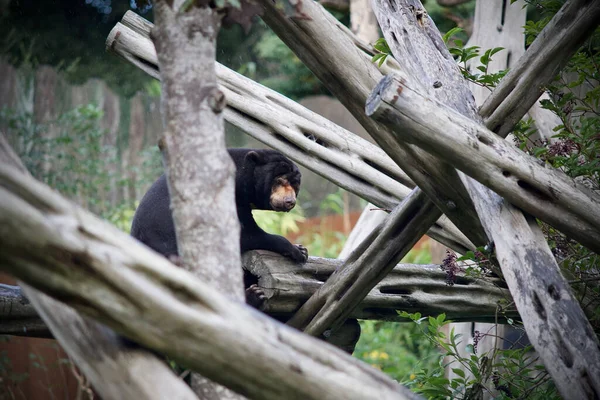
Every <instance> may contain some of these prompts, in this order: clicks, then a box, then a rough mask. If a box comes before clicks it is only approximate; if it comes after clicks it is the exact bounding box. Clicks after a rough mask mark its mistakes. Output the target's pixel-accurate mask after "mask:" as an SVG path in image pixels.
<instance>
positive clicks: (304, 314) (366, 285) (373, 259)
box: [288, 190, 439, 336]
mask: <svg viewBox="0 0 600 400" xmlns="http://www.w3.org/2000/svg"><path fill="white" fill-rule="evenodd" d="M423 203H425V204H428V206H422V205H423ZM431 208H433V209H435V206H434V205H433V203H431V202H428V201H427V196H426V195H425V193H423V192H422V191H421V190H418V191H414V192H413V193H412V194H411V195H410V196H408V197H407V198H406V199H404V201H403V202H402V203H400V205H398V206H397V207H396V208H395V209H394V211H392V213H391V214H390V215H389V216H388V218H387V219H386V221H384V223H383V224H382V225H381V226H380V227H379V228H377V229H375V230H374V231H373V232H372V233H371V234H370V235H369V236H368V237H367V238H366V239H365V240H364V241H363V242H362V243H361V244H360V245H359V246H358V247H357V248H356V249H355V250H354V251H353V252H352V253H351V254H350V256H348V259H346V260H345V262H344V264H343V266H341V267H340V268H339V270H338V271H337V272H336V273H334V274H333V275H332V276H331V277H330V278H329V279H328V280H327V282H325V284H324V285H323V286H322V287H320V288H319V290H317V292H316V293H315V294H313V295H312V296H311V297H310V299H308V301H307V302H306V303H305V304H304V305H303V306H302V307H301V308H300V310H299V311H298V312H297V313H296V314H295V315H294V317H293V318H292V319H291V320H289V321H288V324H289V325H291V326H293V327H296V328H298V329H301V330H303V331H304V332H306V333H308V334H310V335H314V336H319V335H321V334H322V333H323V332H325V330H327V329H333V330H334V331H335V329H337V327H338V326H340V325H341V323H342V322H343V321H345V320H346V318H347V317H348V315H350V313H351V312H352V310H353V308H354V307H356V306H358V304H359V303H360V302H361V301H362V299H363V298H364V297H365V296H366V295H367V294H368V293H369V291H371V289H373V288H374V287H375V285H377V283H378V282H379V281H381V280H382V279H383V278H384V277H385V276H386V275H387V274H388V273H389V272H390V271H391V270H392V269H393V268H394V266H395V265H396V264H397V263H398V262H399V261H400V260H401V259H402V258H403V257H404V256H405V255H406V254H407V253H408V251H409V250H410V249H411V248H412V247H413V246H414V245H415V243H416V242H417V240H418V239H419V238H418V235H415V232H425V231H426V230H427V227H428V226H430V225H431V224H432V223H433V222H434V221H435V219H437V214H436V213H435V212H431V211H432V210H431ZM435 211H438V212H439V210H435Z"/></svg>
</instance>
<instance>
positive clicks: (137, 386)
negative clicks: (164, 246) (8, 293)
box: [0, 134, 196, 400]
mask: <svg viewBox="0 0 600 400" xmlns="http://www.w3.org/2000/svg"><path fill="white" fill-rule="evenodd" d="M0 165H1V166H2V168H4V169H6V170H9V171H11V173H14V174H16V176H15V179H16V181H17V183H20V182H19V181H21V180H23V181H27V180H30V181H32V180H33V178H31V176H30V175H29V174H28V172H27V170H26V169H25V167H24V166H23V164H22V163H21V161H20V160H19V158H18V157H17V155H16V154H15V153H14V151H13V150H12V149H11V148H10V146H9V145H8V142H7V141H6V138H5V137H4V135H3V134H0ZM0 186H2V185H0ZM45 190H46V191H48V193H50V195H51V196H57V195H56V193H54V192H52V191H51V190H49V189H47V188H46V189H45ZM4 192H5V191H3V192H2V193H0V205H3V204H4V202H5V201H9V199H8V196H6V195H5V193H4ZM23 192H26V191H23ZM63 202H64V203H65V204H66V206H65V208H60V209H66V208H71V209H72V210H76V209H77V208H76V207H73V206H72V205H70V204H68V203H67V202H66V201H63ZM35 205H37V206H40V207H42V208H43V209H44V210H46V211H47V210H48V208H47V206H48V203H47V202H46V197H45V196H42V197H41V198H40V199H38V201H36V202H35ZM33 215H36V216H38V215H39V213H34V214H33ZM24 216H25V217H27V216H28V214H25V215H24ZM4 218H8V219H11V218H12V215H11V214H10V213H9V214H6V213H5V210H0V219H4ZM14 222H15V221H12V223H14ZM12 223H6V224H5V223H2V224H0V227H2V228H0V235H8V236H12V230H11V229H10V227H11V226H13V225H12ZM16 225H17V227H18V226H19V223H18V222H17V223H16ZM42 225H43V224H42ZM36 228H37V226H34V230H33V231H31V232H29V239H30V240H37V243H38V244H40V245H42V248H41V249H39V250H38V251H39V254H44V253H45V252H51V251H52V250H53V248H52V247H50V248H48V247H45V243H44V241H43V239H40V238H39V237H37V231H36ZM8 243H9V242H8V241H4V240H0V247H3V250H2V251H0V269H3V268H5V266H6V264H7V261H6V259H5V258H4V257H5V256H6V255H7V253H8V252H9V251H10V250H8V249H6V248H5V246H9V244H8ZM11 250H14V248H13V249H11ZM23 254H26V255H29V256H31V257H36V253H35V252H34V251H33V249H32V248H27V247H26V248H25V249H24V250H23ZM60 254H61V253H60V252H59V253H58V255H59V256H60ZM62 254H63V258H64V256H65V253H62ZM66 254H68V253H66ZM13 275H14V276H16V277H17V278H18V276H17V274H13ZM41 279H46V277H45V276H43V277H42V278H41ZM74 284H76V285H77V283H74ZM20 285H21V287H22V289H23V292H24V293H25V295H26V297H27V298H28V299H29V301H31V303H32V304H33V306H34V308H35V310H36V311H37V312H38V313H39V315H40V316H41V317H42V319H43V321H44V322H45V324H46V325H47V326H48V327H49V328H50V330H51V332H52V334H53V336H54V337H55V338H56V339H57V340H58V342H59V343H60V344H61V346H62V348H63V349H64V350H65V351H66V352H67V354H68V355H69V357H71V358H72V359H73V360H74V361H75V364H77V366H78V367H79V369H80V370H81V371H82V372H83V374H84V375H85V376H86V377H87V379H89V381H90V382H91V383H92V385H93V386H94V389H95V390H96V392H97V393H98V394H99V395H100V396H102V398H104V399H122V398H144V399H164V398H173V399H182V400H183V399H185V400H188V399H189V400H191V399H196V396H195V395H194V393H193V392H192V391H191V390H190V389H189V387H188V386H187V385H186V384H185V383H184V382H183V381H181V380H180V379H179V377H177V376H176V375H175V374H174V373H173V371H172V370H171V368H169V366H167V365H166V364H165V363H164V362H163V361H162V360H159V359H158V358H156V356H154V355H152V354H150V353H148V352H146V351H143V350H140V349H134V348H131V347H126V346H124V344H123V342H122V341H121V340H120V339H119V338H118V337H116V336H115V334H114V333H113V332H111V331H110V330H108V329H106V327H104V326H102V325H101V324H99V323H97V322H95V321H93V320H91V319H89V318H87V317H82V316H80V315H78V314H77V313H76V312H75V311H74V310H73V309H71V308H70V307H67V306H66V305H65V304H63V303H60V302H58V301H56V300H55V299H52V298H50V297H48V296H46V295H45V294H43V293H41V292H40V291H38V290H37V289H34V288H33V287H31V286H29V285H26V284H25V283H23V282H20Z"/></svg>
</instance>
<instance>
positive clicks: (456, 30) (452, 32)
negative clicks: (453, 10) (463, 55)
mask: <svg viewBox="0 0 600 400" xmlns="http://www.w3.org/2000/svg"><path fill="white" fill-rule="evenodd" d="M460 32H464V29H462V28H459V27H455V28H452V29H450V30H449V31H448V32H446V33H445V34H444V36H442V39H443V40H444V43H446V44H448V40H450V38H451V37H452V36H454V35H456V34H458V33H460ZM461 46H462V45H461Z"/></svg>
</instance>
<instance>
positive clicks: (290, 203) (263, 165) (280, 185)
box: [246, 150, 302, 212]
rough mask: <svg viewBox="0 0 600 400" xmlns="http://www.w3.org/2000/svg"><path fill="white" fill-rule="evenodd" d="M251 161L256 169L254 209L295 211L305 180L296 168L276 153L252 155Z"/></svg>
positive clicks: (271, 151)
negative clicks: (293, 209)
mask: <svg viewBox="0 0 600 400" xmlns="http://www.w3.org/2000/svg"><path fill="white" fill-rule="evenodd" d="M248 159H250V160H251V161H252V162H253V163H254V165H255V166H254V196H253V197H254V199H252V200H253V201H252V203H253V205H254V206H255V207H256V208H258V209H261V210H273V211H285V212H287V211H290V210H291V209H292V208H294V206H295V205H296V198H297V196H298V193H299V192H300V181H301V179H302V175H301V174H300V171H299V170H298V167H297V166H296V164H294V163H293V162H292V161H291V160H289V159H288V158H287V157H285V156H284V155H283V154H281V153H279V152H278V151H275V150H256V151H252V152H250V153H248V154H247V156H246V160H248Z"/></svg>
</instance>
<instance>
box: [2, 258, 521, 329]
mask: <svg viewBox="0 0 600 400" xmlns="http://www.w3.org/2000/svg"><path fill="white" fill-rule="evenodd" d="M342 264H343V261H342V260H338V259H327V258H318V257H310V258H309V259H308V262H307V263H306V264H303V265H302V266H299V265H297V264H296V263H294V262H292V261H290V260H289V259H286V258H285V257H282V256H280V255H278V254H274V253H271V252H268V251H262V250H261V251H251V252H248V253H246V254H244V256H243V265H244V269H246V270H247V271H249V272H250V273H251V274H252V275H253V276H254V277H255V278H256V284H257V285H258V286H259V287H260V288H261V289H262V291H263V292H264V293H265V295H266V296H267V299H266V300H265V303H264V306H263V307H262V309H261V311H263V312H264V313H266V314H268V315H270V316H271V317H274V318H276V319H278V320H288V319H289V318H291V317H292V315H293V314H294V313H295V312H297V311H298V309H299V308H300V306H301V305H302V304H304V302H305V301H306V300H308V298H309V297H310V296H311V295H312V294H313V293H314V292H315V291H316V290H317V289H318V288H319V287H321V286H322V284H323V282H324V281H326V280H328V279H329V277H330V276H331V275H332V274H333V273H334V271H336V270H337V269H338V268H339V267H341V266H342ZM503 285H504V284H503V283H502V281H501V280H500V279H499V278H492V277H486V278H472V277H467V276H464V277H462V276H461V277H458V279H457V281H456V282H455V284H454V285H452V286H449V285H448V284H447V283H446V273H445V272H443V271H442V270H441V269H440V266H439V265H423V264H398V265H397V266H396V267H394V269H393V270H392V271H391V272H390V273H389V274H387V275H386V277H385V278H383V280H381V282H379V283H378V284H377V285H376V286H375V287H374V288H373V289H372V290H371V291H370V292H369V294H368V295H367V296H366V297H365V298H364V300H363V301H362V302H361V303H360V304H359V305H358V307H356V308H354V309H353V311H352V313H351V314H350V317H351V318H356V319H374V320H386V321H399V322H403V321H406V319H405V318H402V317H400V316H399V315H398V311H406V312H409V313H415V312H419V313H421V314H422V315H424V316H430V315H431V316H437V315H439V314H442V313H444V314H446V317H447V318H448V319H449V320H452V321H457V322H462V321H465V322H466V321H477V322H495V321H496V320H499V321H504V320H505V319H506V318H512V319H519V318H520V317H519V314H517V313H516V310H514V309H511V308H502V307H501V306H500V304H511V303H512V299H511V298H510V293H509V292H508V290H507V289H505V288H504V287H503ZM0 335H18V336H34V337H51V334H50V332H49V331H48V328H47V327H46V325H45V324H44V323H43V321H41V320H40V318H39V316H38V315H37V312H36V311H35V309H34V308H33V305H32V304H31V303H29V300H28V299H27V298H26V297H25V296H24V295H23V293H22V290H21V288H20V287H18V286H9V285H0Z"/></svg>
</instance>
